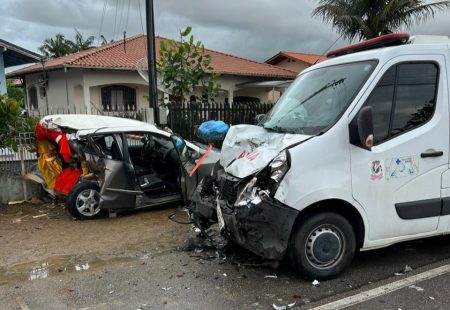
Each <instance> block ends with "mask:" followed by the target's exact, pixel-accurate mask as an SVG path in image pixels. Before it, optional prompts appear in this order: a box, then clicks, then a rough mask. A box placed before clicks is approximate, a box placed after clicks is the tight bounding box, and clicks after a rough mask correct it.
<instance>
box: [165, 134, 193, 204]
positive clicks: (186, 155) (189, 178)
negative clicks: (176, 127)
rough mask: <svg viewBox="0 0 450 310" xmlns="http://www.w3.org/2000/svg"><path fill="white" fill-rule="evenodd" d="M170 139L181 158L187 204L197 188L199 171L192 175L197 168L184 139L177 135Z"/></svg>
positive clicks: (182, 184) (182, 183)
mask: <svg viewBox="0 0 450 310" xmlns="http://www.w3.org/2000/svg"><path fill="white" fill-rule="evenodd" d="M170 138H171V140H172V142H173V144H174V146H175V149H176V150H177V153H178V156H179V158H180V164H181V172H180V173H181V178H180V180H181V181H180V183H181V184H180V185H181V192H182V194H183V200H184V202H185V203H187V202H188V201H189V200H190V199H191V197H192V193H193V192H194V190H195V188H196V187H197V184H198V171H195V172H193V173H191V172H192V170H193V169H194V167H195V161H194V160H193V159H192V150H190V149H189V148H188V146H187V145H186V142H185V141H184V139H183V138H182V137H181V136H179V135H177V134H173V135H171V136H170Z"/></svg>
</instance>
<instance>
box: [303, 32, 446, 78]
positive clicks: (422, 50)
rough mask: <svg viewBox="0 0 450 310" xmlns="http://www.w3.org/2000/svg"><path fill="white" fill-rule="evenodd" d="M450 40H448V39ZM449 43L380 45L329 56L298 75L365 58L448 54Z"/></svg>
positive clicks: (381, 59)
mask: <svg viewBox="0 0 450 310" xmlns="http://www.w3.org/2000/svg"><path fill="white" fill-rule="evenodd" d="M449 42H450V40H449ZM449 48H450V43H415V44H404V45H399V46H391V47H382V48H377V49H370V50H366V51H361V52H357V53H356V52H355V53H352V54H347V55H343V56H339V57H334V58H329V59H328V60H325V61H323V62H320V63H318V64H316V65H314V66H311V67H308V68H306V69H305V70H303V71H302V72H301V73H300V74H299V75H302V74H304V73H307V72H309V71H312V70H315V69H318V68H323V67H328V66H333V65H339V64H344V63H350V62H358V61H367V60H379V61H380V62H381V63H383V62H385V61H387V60H389V59H392V58H393V57H397V56H402V55H411V54H417V55H427V54H443V55H444V54H445V55H448V53H449Z"/></svg>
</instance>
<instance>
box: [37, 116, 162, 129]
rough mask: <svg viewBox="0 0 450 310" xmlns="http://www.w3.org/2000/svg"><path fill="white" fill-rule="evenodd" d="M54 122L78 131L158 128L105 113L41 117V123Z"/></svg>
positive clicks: (59, 125)
mask: <svg viewBox="0 0 450 310" xmlns="http://www.w3.org/2000/svg"><path fill="white" fill-rule="evenodd" d="M44 122H45V123H48V122H52V123H53V124H55V125H57V126H58V127H61V128H70V129H73V130H76V131H80V130H83V131H84V130H92V131H93V132H94V131H96V130H98V129H100V128H114V129H117V128H120V127H135V128H139V129H143V127H145V129H146V130H148V129H157V128H156V126H155V125H154V124H149V123H144V122H141V121H137V120H133V119H127V118H121V117H112V116H103V115H89V114H83V115H80V114H55V115H48V116H45V117H43V118H42V119H41V123H44Z"/></svg>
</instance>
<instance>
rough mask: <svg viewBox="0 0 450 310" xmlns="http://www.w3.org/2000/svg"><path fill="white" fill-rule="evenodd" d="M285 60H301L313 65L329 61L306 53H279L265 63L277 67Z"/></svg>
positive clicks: (323, 57)
mask: <svg viewBox="0 0 450 310" xmlns="http://www.w3.org/2000/svg"><path fill="white" fill-rule="evenodd" d="M285 58H290V59H295V60H300V61H303V62H306V63H307V64H310V65H313V64H315V63H319V62H322V61H324V60H327V57H325V56H321V55H317V54H305V53H296V52H279V53H278V54H276V55H275V56H273V57H271V58H269V59H268V60H266V61H265V63H267V64H271V65H276V64H277V63H279V62H280V61H281V60H283V59H285Z"/></svg>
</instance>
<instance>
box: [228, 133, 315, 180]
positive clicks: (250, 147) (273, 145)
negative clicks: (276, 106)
mask: <svg viewBox="0 0 450 310" xmlns="http://www.w3.org/2000/svg"><path fill="white" fill-rule="evenodd" d="M309 137H310V136H306V135H300V134H289V133H277V132H273V131H269V130H267V129H264V128H263V127H260V126H254V125H236V126H232V127H231V128H230V130H229V131H228V133H227V135H226V137H225V140H224V141H223V144H222V152H221V156H220V164H221V166H222V167H224V168H225V172H227V173H229V174H231V175H233V176H235V177H237V178H245V177H247V176H249V175H251V174H253V173H256V172H258V171H259V170H261V169H263V168H264V167H266V166H267V165H268V164H269V163H270V162H271V161H272V159H274V158H275V157H276V156H277V155H278V154H279V153H280V152H281V151H282V150H283V149H285V148H286V147H288V146H290V145H292V144H295V143H299V142H301V141H304V140H306V139H308V138H309Z"/></svg>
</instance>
